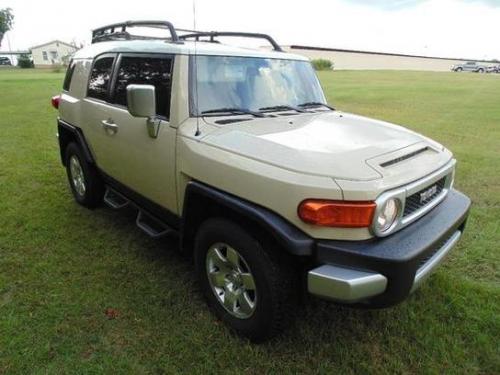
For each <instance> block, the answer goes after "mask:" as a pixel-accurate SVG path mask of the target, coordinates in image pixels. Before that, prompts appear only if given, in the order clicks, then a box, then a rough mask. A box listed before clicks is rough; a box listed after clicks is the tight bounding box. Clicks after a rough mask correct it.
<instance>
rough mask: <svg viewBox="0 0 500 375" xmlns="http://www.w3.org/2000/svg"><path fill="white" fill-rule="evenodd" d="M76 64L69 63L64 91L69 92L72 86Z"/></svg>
mask: <svg viewBox="0 0 500 375" xmlns="http://www.w3.org/2000/svg"><path fill="white" fill-rule="evenodd" d="M75 65H76V63H75V62H74V61H71V62H70V63H69V67H68V70H67V71H66V77H64V83H63V90H64V91H69V86H70V85H71V78H72V77H73V72H74V71H75Z"/></svg>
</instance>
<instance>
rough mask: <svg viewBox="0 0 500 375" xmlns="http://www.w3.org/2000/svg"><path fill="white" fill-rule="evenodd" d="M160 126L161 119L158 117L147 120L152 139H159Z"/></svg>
mask: <svg viewBox="0 0 500 375" xmlns="http://www.w3.org/2000/svg"><path fill="white" fill-rule="evenodd" d="M160 124H161V119H160V118H159V117H158V116H149V117H148V119H147V120H146V126H147V127H148V134H149V136H150V137H151V138H158V133H159V132H160Z"/></svg>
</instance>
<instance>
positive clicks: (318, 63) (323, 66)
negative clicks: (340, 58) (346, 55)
mask: <svg viewBox="0 0 500 375" xmlns="http://www.w3.org/2000/svg"><path fill="white" fill-rule="evenodd" d="M311 63H312V65H313V66H314V69H316V70H332V69H333V62H331V61H330V60H326V59H314V60H311Z"/></svg>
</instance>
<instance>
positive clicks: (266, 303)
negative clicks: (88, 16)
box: [52, 21, 470, 341]
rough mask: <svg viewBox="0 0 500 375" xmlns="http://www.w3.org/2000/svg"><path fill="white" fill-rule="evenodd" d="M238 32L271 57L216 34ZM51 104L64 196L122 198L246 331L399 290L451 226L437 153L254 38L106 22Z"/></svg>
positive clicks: (451, 169)
mask: <svg viewBox="0 0 500 375" xmlns="http://www.w3.org/2000/svg"><path fill="white" fill-rule="evenodd" d="M136 25H140V26H154V27H156V28H158V27H163V28H165V29H167V30H169V31H170V36H169V37H168V38H165V39H164V40H159V39H158V38H156V39H151V40H150V39H146V38H145V37H139V36H135V35H132V34H131V33H130V29H133V27H134V26H136ZM117 30H118V31H117ZM233 36H234V37H253V38H265V39H266V40H267V41H269V42H270V43H271V45H272V48H273V50H271V51H265V50H262V49H259V50H252V49H247V48H239V47H233V46H230V45H227V44H222V43H221V40H220V39H221V38H223V37H233ZM139 38H140V39H139ZM52 102H53V105H54V106H55V107H57V108H58V109H59V118H58V139H59V145H60V156H61V159H62V164H63V165H64V166H65V167H66V170H67V175H68V180H69V185H70V187H71V191H72V193H73V195H74V198H75V199H76V201H77V202H78V203H79V204H81V205H83V206H85V207H88V208H94V207H97V206H98V205H100V204H101V202H103V201H104V202H105V203H106V204H108V205H109V206H111V207H112V208H117V209H118V208H121V207H124V206H126V205H131V206H132V207H134V208H136V209H137V212H138V213H137V220H136V223H137V225H138V226H139V227H140V228H141V229H142V230H144V231H145V232H146V233H147V234H148V235H150V236H152V237H162V236H166V235H170V234H178V235H179V243H180V246H179V248H180V251H181V252H182V253H183V254H186V255H187V256H189V257H190V258H191V259H192V260H193V263H194V266H195V270H196V274H197V277H198V279H199V283H200V286H201V288H202V291H203V294H204V295H205V297H206V299H207V301H208V304H209V306H210V307H211V308H212V309H213V311H214V312H215V314H216V315H217V316H218V317H219V318H220V319H221V320H223V321H224V322H225V323H227V324H228V325H229V326H230V327H232V328H233V329H234V330H235V331H237V332H238V333H239V334H241V335H243V336H246V337H248V338H250V339H252V340H254V341H262V340H265V339H267V338H269V337H271V336H273V335H274V334H276V333H277V332H279V331H280V330H282V329H283V328H285V327H286V324H287V322H289V318H290V316H291V315H293V311H294V305H295V303H297V302H298V301H299V300H300V298H299V297H305V296H307V295H308V294H312V295H314V296H318V297H321V298H325V299H329V300H332V301H336V302H340V303H344V304H350V305H352V306H360V307H365V306H371V307H385V306H390V305H394V304H396V303H398V302H400V301H402V300H404V299H405V298H406V297H407V296H408V295H409V294H410V293H412V292H413V291H414V290H415V289H417V288H418V287H419V286H420V285H421V284H422V282H423V281H424V280H425V279H426V278H427V277H428V276H429V275H430V274H431V272H432V271H434V270H435V268H436V267H437V266H438V264H439V263H440V262H441V261H442V260H443V258H444V257H445V256H446V255H447V254H448V253H449V252H450V250H451V249H452V247H453V246H454V245H455V244H456V243H457V241H458V240H459V238H460V236H461V234H462V232H463V230H464V226H465V222H466V218H467V215H468V212H469V206H470V200H469V199H468V198H467V197H466V196H464V195H463V194H461V193H460V192H458V191H456V190H454V189H453V188H452V185H453V179H454V175H455V164H456V162H455V159H454V158H453V157H452V154H451V152H450V151H449V150H447V149H446V148H445V147H443V146H442V145H440V144H439V143H437V142H435V141H433V140H431V139H429V138H426V137H424V136H421V135H419V134H417V133H414V132H412V131H410V130H407V129H405V128H403V127H401V126H397V125H393V124H389V123H387V122H383V121H378V120H373V119H369V118H366V117H362V116H358V115H354V114H350V113H345V112H341V111H338V110H335V109H333V108H332V107H330V106H328V105H327V102H326V100H325V96H324V94H323V91H322V89H321V86H320V84H319V81H318V79H317V77H316V74H315V71H314V69H313V68H312V66H311V64H310V62H309V61H308V60H307V59H306V58H304V57H301V56H297V55H293V54H290V53H285V52H283V51H282V50H281V48H280V47H279V45H278V44H276V42H275V41H274V40H273V39H272V38H271V37H269V36H267V35H262V34H249V33H229V32H220V33H219V32H210V33H202V32H190V33H188V34H183V35H181V34H180V32H179V34H177V30H175V29H174V27H173V26H172V24H171V23H169V22H162V21H148V22H146V21H143V22H126V23H122V24H118V25H117V24H115V25H111V26H106V27H103V28H100V29H97V30H94V32H93V44H92V45H91V46H89V47H88V48H84V49H82V50H80V51H78V52H77V53H76V55H75V56H74V58H73V60H72V62H71V64H70V66H69V68H68V71H67V74H66V78H65V80H64V85H63V92H62V94H61V95H60V96H56V97H54V98H53V99H52Z"/></svg>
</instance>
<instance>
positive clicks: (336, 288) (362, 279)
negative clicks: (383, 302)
mask: <svg viewBox="0 0 500 375" xmlns="http://www.w3.org/2000/svg"><path fill="white" fill-rule="evenodd" d="M386 288H387V278H386V277H385V276H383V275H381V274H379V273H372V272H367V271H360V270H354V269H349V268H344V267H339V266H334V265H323V266H320V267H318V268H315V269H313V270H311V271H309V272H308V274H307V289H308V291H309V293H311V294H314V295H316V296H318V297H322V298H327V299H332V300H336V301H341V302H347V303H352V302H357V301H360V300H363V299H365V298H368V297H373V296H376V295H378V294H381V293H383V292H384V291H385V289H386Z"/></svg>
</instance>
